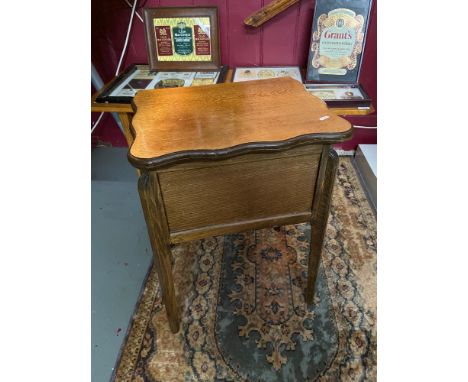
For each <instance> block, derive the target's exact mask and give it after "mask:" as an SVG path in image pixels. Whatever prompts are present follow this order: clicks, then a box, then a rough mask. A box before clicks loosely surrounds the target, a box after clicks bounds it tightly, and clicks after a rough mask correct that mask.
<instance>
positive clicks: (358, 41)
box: [307, 0, 371, 83]
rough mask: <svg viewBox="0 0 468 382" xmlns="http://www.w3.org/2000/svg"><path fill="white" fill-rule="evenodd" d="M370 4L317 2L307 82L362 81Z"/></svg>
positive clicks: (360, 0) (341, 0)
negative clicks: (359, 79) (360, 79)
mask: <svg viewBox="0 0 468 382" xmlns="http://www.w3.org/2000/svg"><path fill="white" fill-rule="evenodd" d="M370 6H371V1H370V0H333V1H330V0H317V2H316V4H315V14H314V22H313V27H312V38H311V44H310V51H309V60H308V65H307V81H320V82H334V83H340V82H351V83H356V82H357V81H358V76H359V69H360V65H361V59H362V52H363V50H364V44H365V40H366V32H367V24H368V18H369V11H370Z"/></svg>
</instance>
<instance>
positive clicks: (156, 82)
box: [96, 65, 228, 103]
mask: <svg viewBox="0 0 468 382" xmlns="http://www.w3.org/2000/svg"><path fill="white" fill-rule="evenodd" d="M227 69H228V68H227V66H223V67H221V69H219V70H214V71H196V70H194V71H184V72H181V71H152V70H150V69H149V66H148V65H132V66H130V67H129V68H128V69H127V70H125V72H123V73H122V74H121V75H120V76H118V77H117V78H115V79H114V80H113V81H112V82H111V84H110V85H109V86H108V87H107V88H105V89H104V90H103V91H102V92H101V93H100V94H99V95H98V96H97V97H96V102H97V103H130V102H132V99H133V97H134V96H135V95H136V93H138V92H139V91H140V90H151V89H162V88H175V87H190V86H204V85H215V84H218V83H222V82H224V81H225V79H226V73H227Z"/></svg>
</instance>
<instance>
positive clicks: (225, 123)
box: [129, 78, 352, 168]
mask: <svg viewBox="0 0 468 382" xmlns="http://www.w3.org/2000/svg"><path fill="white" fill-rule="evenodd" d="M133 106H134V108H135V110H136V111H137V112H136V114H135V116H134V118H133V121H132V128H133V129H134V133H135V141H134V142H133V145H132V147H131V148H130V151H129V159H130V161H131V162H132V163H133V164H134V165H135V166H136V167H139V168H145V167H146V165H147V164H148V163H153V164H154V163H155V162H158V163H159V164H162V163H164V162H170V161H171V160H174V158H179V157H180V156H181V155H182V156H184V155H185V156H187V157H189V158H191V159H193V158H201V157H203V156H204V155H207V156H209V157H213V156H214V155H218V156H223V155H226V156H228V155H229V154H232V153H233V152H236V150H240V149H242V148H245V147H249V145H253V146H252V148H256V147H257V146H258V145H264V146H265V147H269V148H271V149H272V148H275V147H277V148H279V147H281V146H283V145H287V146H288V148H290V147H291V146H292V145H293V144H295V143H299V142H301V143H304V142H307V141H310V142H313V141H314V139H315V140H320V141H321V142H322V143H325V142H330V143H332V142H338V141H342V140H344V139H348V138H349V137H350V136H351V134H352V127H351V124H350V123H349V122H348V121H346V120H344V119H342V118H340V117H338V116H337V115H336V114H335V113H333V112H331V111H329V110H328V108H327V106H326V104H325V103H324V102H323V101H321V100H320V99H318V98H317V97H314V96H312V95H310V94H308V93H307V91H306V90H305V89H304V86H303V85H301V84H300V83H299V82H297V81H295V80H293V79H291V78H276V79H269V80H260V81H249V82H239V83H225V84H219V85H211V86H204V87H193V88H176V89H158V90H144V91H140V92H138V94H137V95H136V96H135V98H134V101H133ZM223 150H224V151H223Z"/></svg>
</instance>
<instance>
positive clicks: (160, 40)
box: [144, 7, 221, 70]
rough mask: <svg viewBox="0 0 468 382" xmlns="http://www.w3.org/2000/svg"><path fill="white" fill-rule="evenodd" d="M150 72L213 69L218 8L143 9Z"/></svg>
mask: <svg viewBox="0 0 468 382" xmlns="http://www.w3.org/2000/svg"><path fill="white" fill-rule="evenodd" d="M144 20H145V30H146V48H147V51H148V60H149V68H150V70H187V69H190V70H193V69H199V70H203V69H206V70H217V69H219V68H220V67H221V55H220V51H219V28H218V8H216V7H184V8H180V7H178V8H172V7H171V8H164V7H162V8H145V9H144Z"/></svg>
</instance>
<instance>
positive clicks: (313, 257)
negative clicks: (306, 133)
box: [306, 145, 338, 304]
mask: <svg viewBox="0 0 468 382" xmlns="http://www.w3.org/2000/svg"><path fill="white" fill-rule="evenodd" d="M337 168H338V155H337V154H336V152H335V150H333V149H331V148H330V146H329V145H325V146H324V148H323V151H322V158H321V160H320V169H319V174H318V179H317V186H316V190H315V196H314V205H313V206H312V218H311V223H310V231H311V232H310V252H309V270H308V274H309V275H308V279H307V290H306V302H307V303H308V304H312V302H313V299H314V293H315V281H316V279H317V272H318V268H319V265H320V257H321V254H322V247H323V240H324V237H325V231H326V229H327V223H328V215H329V212H330V202H331V198H332V193H333V185H334V183H335V176H336V170H337Z"/></svg>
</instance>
